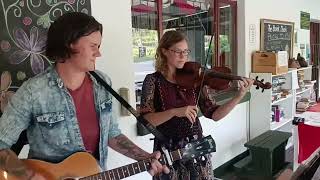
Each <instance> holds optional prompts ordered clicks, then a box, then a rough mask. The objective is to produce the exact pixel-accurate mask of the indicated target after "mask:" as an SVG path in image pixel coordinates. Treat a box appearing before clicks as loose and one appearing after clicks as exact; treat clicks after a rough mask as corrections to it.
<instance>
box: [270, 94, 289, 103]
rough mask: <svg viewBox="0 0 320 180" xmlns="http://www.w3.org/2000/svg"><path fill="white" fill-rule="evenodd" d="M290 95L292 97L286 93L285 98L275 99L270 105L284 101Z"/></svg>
mask: <svg viewBox="0 0 320 180" xmlns="http://www.w3.org/2000/svg"><path fill="white" fill-rule="evenodd" d="M291 97H292V94H289V95H287V97H285V98H280V99H278V100H276V101H273V102H272V103H271V105H274V104H278V103H279V102H281V101H284V100H287V99H289V98H291Z"/></svg>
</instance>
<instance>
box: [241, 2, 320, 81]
mask: <svg viewBox="0 0 320 180" xmlns="http://www.w3.org/2000/svg"><path fill="white" fill-rule="evenodd" d="M319 7H320V1H319V0H308V1H305V0H281V1H278V0H265V1H257V0H238V27H239V28H238V37H239V38H240V39H239V42H238V52H239V59H238V62H239V64H245V66H242V67H239V72H240V73H243V75H248V74H249V73H250V71H251V54H252V52H253V51H256V50H259V48H260V19H274V20H281V21H290V22H294V23H295V25H294V26H295V30H296V31H297V32H298V41H299V42H298V43H308V42H309V30H300V11H304V12H309V13H310V15H311V18H312V19H320V11H319ZM250 25H254V26H255V29H256V41H255V43H249V26H250ZM294 50H295V53H294V54H293V56H294V57H296V54H297V52H298V50H297V48H294Z"/></svg>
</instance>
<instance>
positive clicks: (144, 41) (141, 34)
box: [132, 28, 158, 63]
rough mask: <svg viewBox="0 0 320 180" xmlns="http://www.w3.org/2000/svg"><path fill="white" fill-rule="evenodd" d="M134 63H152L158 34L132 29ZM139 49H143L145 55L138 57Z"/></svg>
mask: <svg viewBox="0 0 320 180" xmlns="http://www.w3.org/2000/svg"><path fill="white" fill-rule="evenodd" d="M132 35H133V49H132V54H133V58H134V62H135V63H136V62H143V61H153V60H154V56H155V54H156V48H157V46H158V33H157V31H155V30H148V29H136V28H133V29H132ZM139 47H145V50H146V52H145V54H143V56H141V55H140V56H141V57H140V56H139Z"/></svg>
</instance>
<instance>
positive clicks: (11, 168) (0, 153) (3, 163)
mask: <svg viewBox="0 0 320 180" xmlns="http://www.w3.org/2000/svg"><path fill="white" fill-rule="evenodd" d="M0 169H1V170H4V171H7V172H8V173H9V174H11V175H14V176H17V177H27V176H28V171H27V169H26V166H24V164H23V163H22V161H20V160H19V159H18V157H17V156H16V154H15V153H14V152H12V151H11V150H8V149H5V150H0Z"/></svg>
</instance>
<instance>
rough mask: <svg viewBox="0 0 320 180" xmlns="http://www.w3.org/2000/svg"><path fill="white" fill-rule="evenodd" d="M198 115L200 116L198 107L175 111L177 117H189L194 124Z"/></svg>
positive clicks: (182, 108) (185, 107)
mask: <svg viewBox="0 0 320 180" xmlns="http://www.w3.org/2000/svg"><path fill="white" fill-rule="evenodd" d="M197 114H198V108H197V106H184V107H181V108H176V109H175V116H177V117H187V118H188V120H189V121H190V122H191V123H192V124H193V123H194V122H195V121H196V118H197Z"/></svg>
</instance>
